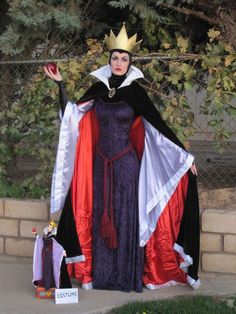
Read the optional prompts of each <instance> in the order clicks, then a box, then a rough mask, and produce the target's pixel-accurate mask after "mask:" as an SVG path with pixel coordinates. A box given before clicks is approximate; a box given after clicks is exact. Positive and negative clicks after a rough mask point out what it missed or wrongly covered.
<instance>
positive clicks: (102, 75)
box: [90, 64, 144, 90]
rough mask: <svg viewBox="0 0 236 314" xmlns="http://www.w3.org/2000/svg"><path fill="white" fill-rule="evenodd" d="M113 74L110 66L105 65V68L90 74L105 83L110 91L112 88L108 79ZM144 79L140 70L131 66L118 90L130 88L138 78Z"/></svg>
mask: <svg viewBox="0 0 236 314" xmlns="http://www.w3.org/2000/svg"><path fill="white" fill-rule="evenodd" d="M111 74H112V73H111V67H110V64H107V65H104V66H103V67H101V68H99V69H97V70H96V71H93V72H91V73H90V75H92V76H94V77H96V78H97V79H99V80H100V81H101V82H103V83H104V84H105V85H106V86H107V88H108V89H109V90H110V89H111V88H110V86H109V82H108V79H109V78H110V76H111ZM143 77H144V75H143V72H142V71H141V70H139V69H138V68H136V67H135V66H134V65H131V66H130V69H129V72H128V73H127V75H126V78H125V80H124V82H123V83H122V84H121V85H120V86H119V87H118V88H121V87H124V86H129V85H130V84H131V83H132V82H133V81H134V80H136V79H138V78H143Z"/></svg>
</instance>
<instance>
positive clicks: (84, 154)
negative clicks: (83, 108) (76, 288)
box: [68, 109, 99, 283]
mask: <svg viewBox="0 0 236 314" xmlns="http://www.w3.org/2000/svg"><path fill="white" fill-rule="evenodd" d="M79 130H80V131H79V132H80V134H79V138H78V141H77V147H76V158H75V167H74V174H73V179H72V207H73V211H74V217H75V224H76V229H77V234H78V237H79V241H80V245H81V249H82V252H83V254H84V256H85V261H84V262H80V263H76V264H71V265H68V271H69V274H70V276H71V277H75V278H76V279H78V280H79V281H80V282H82V283H88V282H90V281H92V275H91V274H92V207H93V156H94V151H95V145H96V142H97V140H98V136H99V127H98V122H97V119H96V116H95V113H94V109H92V110H90V111H89V112H88V113H86V115H84V117H83V118H82V119H81V121H80V123H79Z"/></svg>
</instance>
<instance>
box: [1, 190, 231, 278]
mask: <svg viewBox="0 0 236 314" xmlns="http://www.w3.org/2000/svg"><path fill="white" fill-rule="evenodd" d="M217 198H218V201H217ZM200 204H201V208H202V211H201V258H200V268H201V271H203V272H214V273H231V274H236V189H224V190H221V191H210V192H209V191H208V192H201V193H200ZM223 205H224V208H227V209H209V208H217V206H218V207H221V208H223ZM225 205H226V206H225ZM51 218H53V219H55V220H58V215H54V216H53V217H50V215H49V203H48V201H30V200H14V199H0V254H7V255H15V256H26V257H31V256H32V254H33V247H34V236H33V235H32V234H31V228H32V227H36V228H37V230H38V232H39V233H42V230H43V228H44V227H45V226H46V225H47V224H48V222H49V220H50V219H51Z"/></svg>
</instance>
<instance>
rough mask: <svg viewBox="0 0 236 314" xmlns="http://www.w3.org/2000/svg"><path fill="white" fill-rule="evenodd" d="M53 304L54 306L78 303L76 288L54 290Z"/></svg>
mask: <svg viewBox="0 0 236 314" xmlns="http://www.w3.org/2000/svg"><path fill="white" fill-rule="evenodd" d="M55 302H56V304H69V303H78V302H79V293H78V288H71V289H56V291H55Z"/></svg>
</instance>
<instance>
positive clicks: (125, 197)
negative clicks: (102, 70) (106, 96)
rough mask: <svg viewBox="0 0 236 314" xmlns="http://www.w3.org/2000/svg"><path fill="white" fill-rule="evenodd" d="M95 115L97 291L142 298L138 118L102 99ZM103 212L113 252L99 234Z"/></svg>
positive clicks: (124, 105)
mask: <svg viewBox="0 0 236 314" xmlns="http://www.w3.org/2000/svg"><path fill="white" fill-rule="evenodd" d="M95 112H96V116H97V118H98V121H99V127H100V133H99V134H100V136H99V141H98V144H97V153H96V157H95V164H94V199H93V204H94V205H93V287H94V288H95V289H111V290H121V291H131V290H136V291H137V292H141V291H142V271H143V254H142V249H141V248H140V246H139V218H138V177H139V160H138V158H137V155H136V152H135V151H134V149H133V148H132V145H131V143H130V139H129V132H130V129H131V126H132V124H133V122H134V119H135V114H134V111H133V109H132V108H131V107H130V106H129V105H128V104H127V103H125V102H123V101H121V102H113V103H108V102H107V103H106V102H104V101H103V100H101V99H99V100H98V101H96V103H95ZM105 207H106V208H107V213H108V217H109V220H110V221H111V222H112V223H113V224H114V228H115V231H116V234H117V245H115V247H113V248H112V247H110V246H109V245H108V244H107V242H106V240H105V238H104V236H103V235H102V231H101V229H102V217H103V215H104V208H105ZM111 208H112V209H111Z"/></svg>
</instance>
